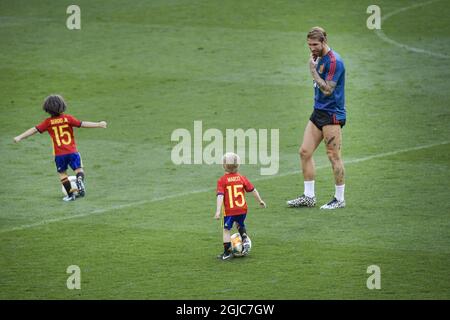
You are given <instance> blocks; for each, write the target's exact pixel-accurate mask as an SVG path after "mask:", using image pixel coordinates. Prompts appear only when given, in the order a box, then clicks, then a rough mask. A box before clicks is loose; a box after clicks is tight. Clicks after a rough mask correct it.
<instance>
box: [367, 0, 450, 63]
mask: <svg viewBox="0 0 450 320" xmlns="http://www.w3.org/2000/svg"><path fill="white" fill-rule="evenodd" d="M436 1H439V0H432V1H428V2H422V3H416V4H414V5H412V6H409V7H404V8H400V9H398V10H395V11H392V12H390V13H388V14H386V15H384V16H383V15H382V17H381V25H382V26H383V22H385V21H386V20H387V19H389V18H390V17H392V16H394V15H396V14H399V13H401V12H405V11H408V10H411V9H415V8H419V7H423V6H427V5H430V4H432V3H434V2H436ZM375 33H376V35H377V36H378V37H379V38H380V39H381V40H383V41H385V42H387V43H390V44H393V45H394V46H397V47H399V48H402V49H405V50H408V51H411V52H415V53H423V54H427V55H430V56H433V57H438V58H445V59H449V58H450V56H448V55H446V54H443V53H439V52H432V51H428V50H425V49H421V48H415V47H411V46H408V45H406V44H403V43H400V42H397V41H395V40H392V39H391V38H389V37H388V36H386V35H385V34H384V32H383V30H381V29H380V30H375Z"/></svg>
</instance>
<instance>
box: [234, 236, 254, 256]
mask: <svg viewBox="0 0 450 320" xmlns="http://www.w3.org/2000/svg"><path fill="white" fill-rule="evenodd" d="M247 240H248V243H249V245H250V248H249V249H248V253H249V252H250V250H251V249H252V240H250V237H249V236H247ZM242 249H244V245H243V243H242V237H241V235H240V234H239V233H235V234H233V235H232V236H231V252H232V253H233V255H234V256H235V257H242V256H243V254H242ZM248 253H247V254H248Z"/></svg>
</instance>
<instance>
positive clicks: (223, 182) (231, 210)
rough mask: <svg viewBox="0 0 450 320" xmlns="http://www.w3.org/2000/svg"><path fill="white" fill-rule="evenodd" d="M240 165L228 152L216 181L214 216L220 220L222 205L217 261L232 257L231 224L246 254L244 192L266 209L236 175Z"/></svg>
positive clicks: (247, 184)
mask: <svg viewBox="0 0 450 320" xmlns="http://www.w3.org/2000/svg"><path fill="white" fill-rule="evenodd" d="M239 165H240V159H239V156H238V155H237V154H235V153H232V152H229V153H226V154H225V155H224V156H223V168H224V169H225V174H224V175H223V176H222V177H221V178H220V179H219V180H218V181H217V209H216V214H215V216H214V218H215V219H217V220H218V219H220V211H221V209H222V205H223V216H224V217H223V248H224V250H223V253H222V254H221V255H219V256H218V258H219V259H222V260H227V259H229V258H231V257H232V256H233V254H232V253H231V232H230V230H231V228H232V227H233V224H234V223H235V224H236V227H237V229H238V231H239V234H240V235H241V237H242V243H243V247H244V248H243V250H242V254H243V255H246V254H248V250H249V246H250V245H249V243H248V239H247V230H246V229H245V223H244V221H245V218H246V216H247V202H246V201H245V192H251V193H253V195H254V196H255V198H256V200H257V201H258V203H259V205H260V206H261V207H262V208H265V207H266V204H265V202H264V201H263V200H262V199H261V197H260V196H259V193H258V191H257V190H256V189H255V187H254V186H253V184H252V183H251V182H250V181H248V179H247V178H246V177H245V176H243V175H241V174H239V173H238V168H239Z"/></svg>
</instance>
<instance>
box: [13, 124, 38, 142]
mask: <svg viewBox="0 0 450 320" xmlns="http://www.w3.org/2000/svg"><path fill="white" fill-rule="evenodd" d="M36 132H38V131H37V129H36V128H35V127H33V128H30V129H28V130H27V131H25V132H24V133H22V134H20V135H18V136H17V137H15V138H14V142H15V143H18V142H19V141H20V140H22V139H26V138H28V137H29V136H32V135H33V134H35V133H36Z"/></svg>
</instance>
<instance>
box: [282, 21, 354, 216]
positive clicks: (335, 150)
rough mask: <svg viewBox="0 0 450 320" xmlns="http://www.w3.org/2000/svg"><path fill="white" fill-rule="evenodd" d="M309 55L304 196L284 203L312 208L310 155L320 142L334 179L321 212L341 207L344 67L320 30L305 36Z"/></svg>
mask: <svg viewBox="0 0 450 320" xmlns="http://www.w3.org/2000/svg"><path fill="white" fill-rule="evenodd" d="M307 42H308V46H309V49H310V51H311V57H310V59H309V68H310V72H311V75H312V78H313V83H314V92H315V97H314V111H313V113H312V115H311V117H310V119H309V120H310V121H308V124H307V125H306V129H305V133H304V136H303V143H302V145H301V147H300V150H299V153H300V158H301V167H302V171H303V178H304V187H305V188H304V193H303V195H301V196H299V197H298V198H296V199H293V200H290V201H288V202H287V204H288V206H290V207H314V206H315V205H316V196H315V192H314V178H315V166H314V160H313V157H312V156H313V153H314V151H315V150H316V149H317V147H318V146H319V144H320V142H321V141H322V140H324V142H325V146H326V150H327V155H328V159H329V160H330V162H331V166H332V168H333V173H334V179H335V188H336V189H335V190H336V191H335V194H334V197H333V199H332V200H331V201H330V202H328V203H327V204H325V205H323V206H321V207H320V208H321V209H337V208H344V207H345V200H344V188H345V182H344V163H343V161H342V158H341V146H342V131H341V130H342V127H343V126H344V124H345V119H346V112H345V97H344V86H345V67H344V62H343V61H342V59H341V57H340V56H339V54H338V53H337V52H335V51H334V50H332V49H331V48H330V47H329V46H328V44H327V34H326V32H325V30H324V29H322V28H321V27H314V28H312V29H311V30H310V31H309V32H308V35H307Z"/></svg>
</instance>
